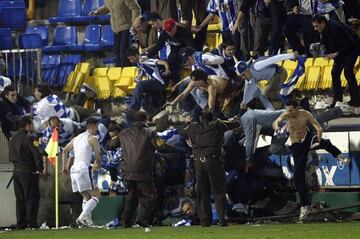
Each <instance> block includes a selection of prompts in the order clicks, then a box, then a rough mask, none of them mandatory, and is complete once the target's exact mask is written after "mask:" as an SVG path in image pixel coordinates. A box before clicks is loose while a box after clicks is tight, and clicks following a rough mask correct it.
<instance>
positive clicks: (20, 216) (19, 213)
mask: <svg viewBox="0 0 360 239" xmlns="http://www.w3.org/2000/svg"><path fill="white" fill-rule="evenodd" d="M13 177H14V192H15V198H16V219H17V228H18V229H24V228H26V227H30V228H37V227H38V225H37V216H38V210H39V201H40V191H39V175H38V174H33V173H32V172H24V171H20V170H17V169H14V174H13Z"/></svg>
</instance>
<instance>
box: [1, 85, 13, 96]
mask: <svg viewBox="0 0 360 239" xmlns="http://www.w3.org/2000/svg"><path fill="white" fill-rule="evenodd" d="M11 91H16V88H15V87H14V86H12V85H8V86H6V87H5V88H4V91H3V94H4V95H7V94H9V92H11Z"/></svg>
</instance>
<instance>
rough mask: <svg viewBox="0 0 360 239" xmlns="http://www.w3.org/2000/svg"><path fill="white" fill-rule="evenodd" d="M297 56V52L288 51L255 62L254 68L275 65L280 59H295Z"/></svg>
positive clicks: (258, 68)
mask: <svg viewBox="0 0 360 239" xmlns="http://www.w3.org/2000/svg"><path fill="white" fill-rule="evenodd" d="M296 57H297V53H295V52H294V53H288V54H280V55H276V56H272V57H269V58H267V59H264V60H261V61H258V62H255V64H254V69H255V70H257V71H259V70H262V69H263V68H265V67H267V66H271V65H274V64H276V63H278V62H280V61H284V60H294V59H295V58H296Z"/></svg>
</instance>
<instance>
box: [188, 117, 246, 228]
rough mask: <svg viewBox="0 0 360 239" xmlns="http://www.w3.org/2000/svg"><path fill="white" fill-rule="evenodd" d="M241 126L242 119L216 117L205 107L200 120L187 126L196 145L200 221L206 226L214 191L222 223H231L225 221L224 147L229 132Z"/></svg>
mask: <svg viewBox="0 0 360 239" xmlns="http://www.w3.org/2000/svg"><path fill="white" fill-rule="evenodd" d="M239 126H240V123H239V122H238V121H232V122H229V121H222V120H219V119H217V120H213V113H212V112H211V111H209V110H203V112H202V113H201V118H200V123H193V124H191V125H190V126H188V127H187V128H186V129H185V132H186V134H187V136H188V137H189V139H190V142H191V144H192V150H193V152H192V153H193V156H194V161H195V162H194V165H195V175H196V193H197V203H198V214H199V217H200V223H201V225H202V226H204V227H208V226H210V225H211V221H212V220H211V219H212V217H211V215H212V213H211V212H212V210H211V201H210V193H213V196H214V199H215V206H216V210H217V212H218V214H219V225H220V226H226V225H227V224H226V222H225V207H226V198H225V170H224V162H223V160H222V159H221V148H222V144H223V141H224V133H225V131H227V130H231V129H234V128H236V127H239Z"/></svg>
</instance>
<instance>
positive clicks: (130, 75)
mask: <svg viewBox="0 0 360 239" xmlns="http://www.w3.org/2000/svg"><path fill="white" fill-rule="evenodd" d="M136 73H137V68H136V67H135V66H131V67H124V68H123V69H122V72H121V77H120V78H119V79H118V80H117V81H116V83H115V84H114V86H116V87H119V88H120V89H122V90H123V91H125V92H127V90H128V88H129V86H132V85H133V83H135V81H134V80H135V77H136Z"/></svg>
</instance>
